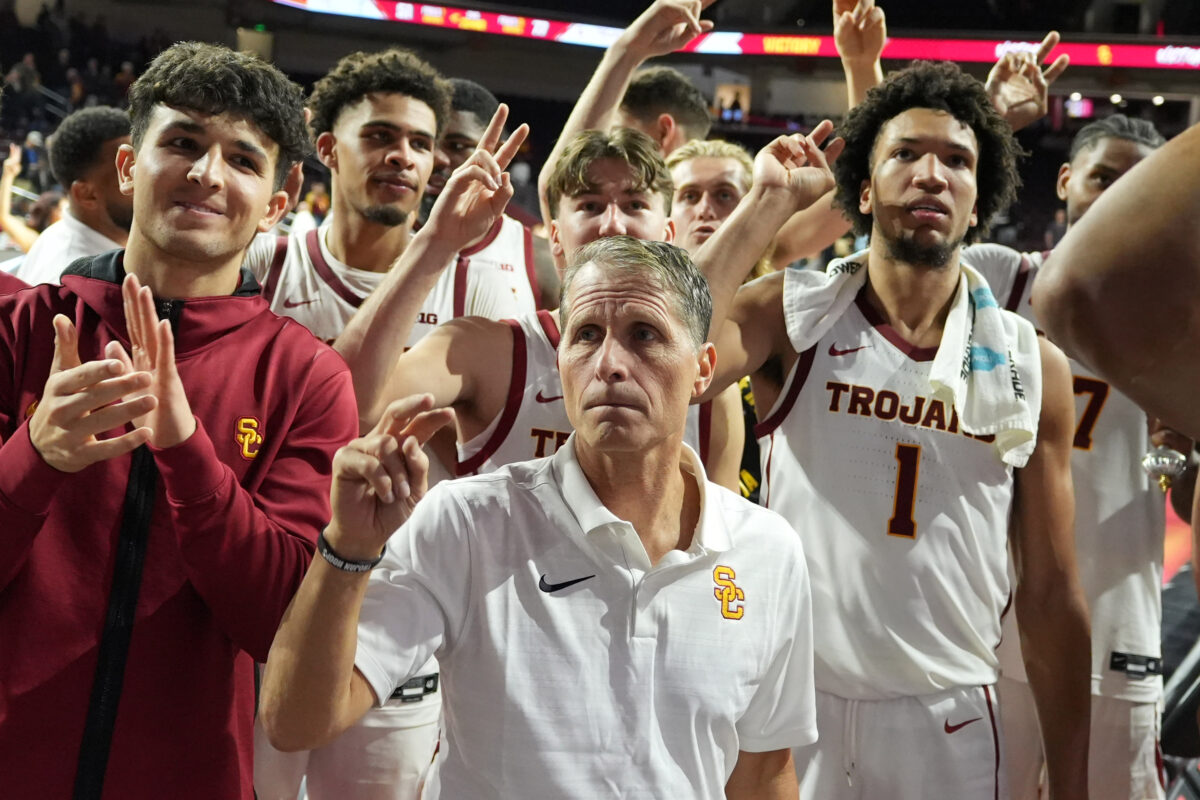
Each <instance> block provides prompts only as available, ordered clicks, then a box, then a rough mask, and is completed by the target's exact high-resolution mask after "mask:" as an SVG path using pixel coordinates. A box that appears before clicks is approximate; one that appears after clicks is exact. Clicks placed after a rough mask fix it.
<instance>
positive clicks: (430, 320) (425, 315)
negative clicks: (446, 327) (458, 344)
mask: <svg viewBox="0 0 1200 800" xmlns="http://www.w3.org/2000/svg"><path fill="white" fill-rule="evenodd" d="M437 321H438V315H437V314H434V313H431V312H428V311H422V312H421V313H419V314H417V324H418V325H437V324H438V323H437Z"/></svg>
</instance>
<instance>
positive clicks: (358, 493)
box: [325, 394, 454, 560]
mask: <svg viewBox="0 0 1200 800" xmlns="http://www.w3.org/2000/svg"><path fill="white" fill-rule="evenodd" d="M453 421H454V411H453V410H452V409H449V408H436V409H435V408H434V407H433V395H429V394H419V395H412V396H410V397H403V398H401V399H399V400H396V401H395V402H393V403H392V404H391V405H389V406H388V407H387V410H386V411H384V412H383V416H382V417H380V419H379V422H377V423H376V424H375V427H374V428H372V429H371V431H370V432H369V433H368V434H367V435H366V436H362V437H359V438H358V439H355V440H354V441H352V442H350V443H349V444H348V445H346V446H345V447H343V448H342V449H341V450H338V452H337V455H336V456H334V459H333V492H332V500H331V505H332V508H333V520H332V522H330V524H329V528H328V529H326V531H325V538H326V539H327V540H328V541H329V544H330V546H331V547H333V549H334V550H336V551H337V552H338V554H339V555H341V556H342V557H343V558H351V559H363V560H366V559H371V558H374V557H375V556H377V555H379V552H380V551H381V550H383V546H384V545H385V544H386V543H387V540H388V537H390V536H391V535H392V534H393V533H394V532H395V531H396V529H397V528H399V527H400V526H401V525H402V524H404V521H405V520H407V519H408V518H409V517H410V516H411V515H412V512H413V509H414V508H415V507H416V505H417V502H418V501H419V500H420V499H421V498H422V497H424V496H425V492H426V491H427V490H428V477H429V459H428V458H427V457H426V455H425V453H424V452H423V451H422V450H421V447H422V446H423V445H424V444H425V443H426V442H427V441H429V438H430V437H431V436H433V434H434V433H435V432H436V431H438V430H439V429H441V428H442V427H444V426H446V425H449V424H450V423H452V422H453Z"/></svg>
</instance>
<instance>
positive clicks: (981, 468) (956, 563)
mask: <svg viewBox="0 0 1200 800" xmlns="http://www.w3.org/2000/svg"><path fill="white" fill-rule="evenodd" d="M789 286H794V284H785V287H789ZM784 302H785V304H786V303H788V302H789V293H788V289H787V288H785V296H784ZM936 352H937V350H936V348H915V347H912V346H911V345H909V344H908V343H907V342H904V341H903V339H901V338H900V336H899V335H898V334H897V333H896V332H895V330H894V329H892V328H891V327H890V326H888V325H886V324H884V322H883V320H882V319H881V318H880V317H879V315H878V314H877V313H876V312H875V311H874V310H873V309H871V308H870V306H868V305H867V304H866V303H865V301H864V299H863V295H862V294H860V295H859V298H858V302H857V303H854V304H852V305H851V306H850V307H849V308H848V309H847V310H846V312H845V313H844V314H843V315H842V317H841V319H839V320H838V321H837V322H835V323H834V325H833V327H832V328H831V329H830V331H829V332H828V333H827V334H826V335H825V337H824V338H823V339H822V340H821V341H819V342H818V343H817V344H816V345H814V346H813V347H812V348H811V349H809V350H807V351H805V352H804V353H802V354H801V355H800V357H799V359H798V360H797V362H796V365H795V366H794V368H793V369H792V370H791V373H790V374H789V375H788V378H787V380H786V382H785V384H784V386H783V389H782V391H781V393H780V396H779V399H778V401H777V402H776V403H775V406H774V407H773V408H772V409H771V410H770V411H769V413H767V415H766V416H765V417H764V418H763V421H762V423H760V424H759V425H758V426H757V428H756V434H757V436H758V441H759V448H760V452H761V458H762V475H763V483H762V488H761V493H760V495H759V497H760V502H762V504H763V505H765V506H767V507H768V508H771V509H773V510H775V511H777V512H779V513H780V514H782V515H783V517H784V518H785V519H787V520H788V522H790V523H791V524H792V527H794V528H795V529H796V530H797V531H798V532H799V534H800V537H801V539H802V540H803V543H804V549H805V554H806V556H807V558H808V563H809V570H810V573H811V576H812V586H813V636H814V641H815V645H816V646H815V651H816V682H817V688H818V689H820V690H821V691H824V692H829V693H831V694H835V695H838V696H840V697H844V698H849V699H858V700H875V699H884V698H892V697H900V696H913V695H921V694H928V693H931V692H938V691H942V690H945V689H949V688H951V687H957V686H970V685H975V686H978V685H986V684H990V683H993V682H995V680H996V677H997V667H998V664H997V660H996V654H995V648H996V645H997V643H998V642H999V640H1000V616H1001V614H1002V612H1003V611H1004V608H1005V605H1006V603H1007V601H1008V596H1009V581H1008V573H1007V571H1006V566H1007V561H1008V554H1007V550H1006V544H1007V541H1008V518H1009V511H1010V508H1011V505H1012V497H1013V477H1012V470H1011V469H1010V468H1008V467H1007V466H1006V465H1005V464H1004V463H1003V462H1002V461H1001V460H1000V457H999V455H998V453H997V451H996V449H995V447H994V446H993V445H992V444H990V441H991V439H992V437H990V436H989V437H980V438H975V437H971V436H968V435H966V434H965V433H963V431H962V429H961V428H960V426H959V420H958V414H957V412H956V411H955V410H954V409H953V408H947V407H946V406H945V405H944V404H943V403H942V402H941V401H939V400H935V399H933V397H932V391H931V389H930V386H929V372H930V367H931V364H932V361H933V357H934V355H935V354H936Z"/></svg>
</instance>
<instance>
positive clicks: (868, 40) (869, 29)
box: [833, 0, 887, 63]
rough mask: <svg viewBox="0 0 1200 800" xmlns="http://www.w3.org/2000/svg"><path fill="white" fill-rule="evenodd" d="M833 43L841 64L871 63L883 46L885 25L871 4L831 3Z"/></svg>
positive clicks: (860, 0)
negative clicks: (841, 61)
mask: <svg viewBox="0 0 1200 800" xmlns="http://www.w3.org/2000/svg"><path fill="white" fill-rule="evenodd" d="M833 41H834V44H836V45H837V51H838V55H840V56H841V57H842V59H843V60H845V61H869V62H871V63H874V62H875V61H876V60H878V59H879V56H880V54H881V53H883V46H884V44H886V43H887V23H886V21H885V19H884V15H883V9H882V8H879V7H878V6H876V5H875V0H833Z"/></svg>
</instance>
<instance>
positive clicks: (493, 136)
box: [475, 103, 508, 153]
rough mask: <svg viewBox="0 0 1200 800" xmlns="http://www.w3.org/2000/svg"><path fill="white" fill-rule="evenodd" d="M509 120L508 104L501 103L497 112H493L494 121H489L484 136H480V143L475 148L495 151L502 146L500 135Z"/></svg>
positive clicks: (490, 151)
mask: <svg viewBox="0 0 1200 800" xmlns="http://www.w3.org/2000/svg"><path fill="white" fill-rule="evenodd" d="M507 121H508V106H507V105H506V104H504V103H501V104H500V105H499V106H497V107H496V113H495V114H492V121H491V122H489V123H488V126H487V130H485V131H484V132H483V136H481V137H479V144H478V145H477V146H476V148H475V149H476V150H486V151H487V152H489V153H495V152H496V148H497V147H499V146H500V135H501V134H502V133H504V123H505V122H507Z"/></svg>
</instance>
